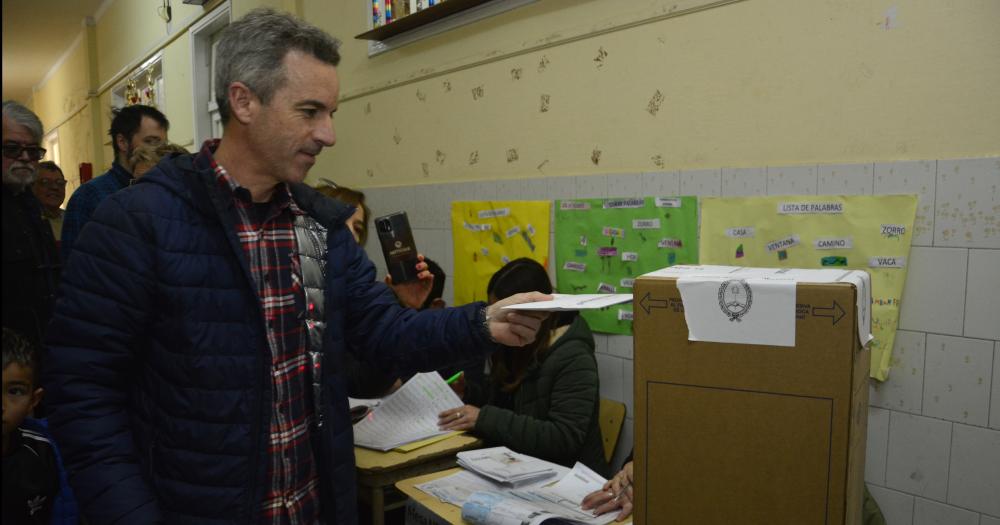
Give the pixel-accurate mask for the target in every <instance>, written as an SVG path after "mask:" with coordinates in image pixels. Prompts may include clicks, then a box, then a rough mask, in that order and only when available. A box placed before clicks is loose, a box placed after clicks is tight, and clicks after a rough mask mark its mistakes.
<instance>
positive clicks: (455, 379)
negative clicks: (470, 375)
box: [445, 370, 465, 385]
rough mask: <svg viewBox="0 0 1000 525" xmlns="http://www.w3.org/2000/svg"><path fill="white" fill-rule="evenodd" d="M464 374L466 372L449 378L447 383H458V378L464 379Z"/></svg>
mask: <svg viewBox="0 0 1000 525" xmlns="http://www.w3.org/2000/svg"><path fill="white" fill-rule="evenodd" d="M464 373H465V371H464V370H462V371H460V372H459V373H457V374H455V375H453V376H451V377H449V378H448V379H447V380H445V383H448V384H449V385H450V384H452V383H454V382H455V381H458V378H459V377H462V374H464Z"/></svg>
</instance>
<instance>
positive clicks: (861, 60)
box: [30, 0, 1000, 525]
mask: <svg viewBox="0 0 1000 525" xmlns="http://www.w3.org/2000/svg"><path fill="white" fill-rule="evenodd" d="M217 3H218V1H217V0H215V1H213V2H210V4H209V7H211V6H214V5H216V4H217ZM173 4H174V22H173V23H172V24H171V25H170V27H169V28H167V27H166V26H165V25H164V24H163V22H162V21H160V20H159V19H158V18H156V15H155V11H154V10H155V5H154V6H152V7H151V6H150V5H147V4H146V3H143V2H132V1H128V0H116V1H114V2H112V3H111V4H110V7H109V8H108V10H107V11H106V12H105V14H104V16H102V17H101V18H100V19H99V20H97V22H96V26H95V27H94V28H92V29H91V30H90V36H89V37H87V38H85V39H84V44H83V45H82V46H81V47H82V48H83V49H85V50H86V52H76V51H74V52H73V53H71V54H70V56H69V57H68V58H67V60H66V61H64V62H63V64H62V65H61V66H60V67H59V68H57V70H56V71H55V72H54V73H53V74H52V75H51V76H50V78H49V79H48V80H47V81H46V82H45V83H44V84H43V85H41V86H39V87H38V90H37V91H36V93H35V94H34V96H33V97H32V100H31V101H30V104H31V105H32V107H34V108H35V109H36V111H38V112H39V115H40V116H41V117H42V120H43V123H45V124H46V130H47V131H48V130H49V129H51V127H52V126H55V125H57V124H53V123H58V126H59V130H60V143H61V148H62V150H63V153H62V154H63V163H64V165H68V166H72V165H75V164H76V163H78V162H85V161H87V162H95V166H94V169H95V174H99V173H100V172H101V171H103V169H106V167H107V165H108V164H109V163H110V161H111V159H112V155H111V150H110V145H109V144H108V142H107V140H106V138H105V135H106V130H107V128H108V125H109V124H110V120H109V118H108V109H109V106H110V100H111V97H110V90H109V88H110V85H109V84H113V83H114V80H115V79H116V78H117V76H118V75H120V74H122V72H124V71H125V70H127V69H128V67H129V66H131V65H137V64H139V63H142V62H143V61H144V60H145V59H147V58H149V57H150V56H151V55H152V54H153V53H155V52H157V51H161V50H162V51H163V53H164V67H165V70H166V71H167V77H166V79H165V81H166V82H167V87H166V93H165V102H166V105H167V107H166V109H167V114H168V117H169V118H170V119H171V121H172V123H173V126H172V129H171V132H170V136H171V139H172V140H175V141H178V142H182V143H184V142H189V141H190V140H191V137H192V136H193V129H192V123H191V113H192V109H191V108H190V104H191V93H190V89H191V88H190V80H189V78H184V75H189V74H190V64H189V61H190V50H189V49H188V46H189V43H188V42H187V40H188V36H187V35H186V30H187V27H188V26H189V25H190V24H191V23H192V22H193V21H195V20H197V17H198V16H200V14H201V13H202V12H203V8H201V7H197V6H186V5H183V4H181V3H179V2H173ZM715 4H718V5H719V7H714V8H711V9H707V10H701V9H699V6H705V5H715ZM262 5H267V6H271V7H277V8H281V9H285V10H289V11H292V12H296V13H298V14H300V15H303V16H305V17H306V18H307V19H309V20H310V21H312V22H313V23H316V24H317V25H319V26H321V27H323V28H325V29H327V30H329V31H331V32H332V33H334V34H336V35H338V36H340V37H341V38H342V39H343V40H344V47H343V53H344V61H343V63H342V65H341V67H340V71H341V76H342V105H341V110H340V111H339V112H338V114H337V119H336V120H337V126H338V136H339V143H338V145H337V147H336V148H334V149H333V151H331V152H327V153H326V154H324V155H323V156H321V157H320V161H319V164H318V165H317V166H316V168H315V169H314V170H313V172H312V177H313V178H315V177H329V178H333V179H334V180H337V181H338V182H341V183H343V184H348V185H354V186H358V187H361V188H363V189H365V190H366V191H367V192H368V194H369V196H370V201H371V204H372V207H373V209H374V210H375V212H376V213H379V212H388V211H395V210H399V209H403V210H407V211H409V212H410V215H411V217H412V218H413V219H414V225H415V226H416V227H417V242H418V244H419V245H420V246H421V248H422V249H424V250H425V251H426V252H427V253H428V254H429V255H432V256H436V258H437V259H438V260H439V261H441V262H443V264H444V266H445V269H446V271H450V270H451V268H452V266H451V265H452V263H451V253H452V247H451V238H450V230H449V225H448V218H447V215H446V213H447V210H448V203H449V202H450V201H451V200H459V199H462V200H473V199H475V200H480V199H491V198H497V199H500V198H504V199H509V198H526V199H538V198H543V199H553V198H575V197H601V196H612V195H613V196H638V195H654V194H656V195H666V194H695V195H735V194H737V193H750V194H781V193H785V194H797V193H817V192H818V193H851V192H860V193H865V192H869V193H870V192H875V193H887V192H894V191H906V192H916V193H920V194H921V197H922V200H921V205H920V209H919V212H918V221H917V230H918V235H917V236H916V238H915V241H914V246H915V247H914V249H913V251H912V253H911V257H910V268H909V278H908V280H907V288H906V291H905V292H904V299H903V311H902V316H901V328H902V329H901V331H900V333H899V337H898V338H897V339H898V344H897V349H896V362H894V373H893V374H892V376H891V377H890V379H889V381H887V382H886V383H884V384H882V385H879V386H878V387H877V388H874V387H873V391H872V401H871V404H872V409H871V413H870V434H869V447H868V468H867V469H866V480H867V481H868V483H869V486H870V487H872V492H873V493H874V494H875V496H876V498H877V499H878V501H879V502H880V504H881V505H882V508H883V510H884V511H886V513H887V515H888V517H889V523H890V524H892V525H896V524H909V523H920V524H924V523H969V524H973V523H977V522H978V523H982V524H984V525H985V524H991V525H997V523H1000V508H997V504H998V503H997V501H998V500H997V499H996V498H995V496H994V495H995V494H996V493H1000V479H998V478H997V476H998V474H997V473H998V472H1000V469H992V470H991V469H990V467H992V466H995V465H998V464H1000V412H998V411H1000V387H998V386H997V385H1000V343H998V341H1000V334H998V332H997V327H998V326H1000V322H998V321H1000V317H997V314H996V312H997V311H1000V304H998V303H997V301H998V299H997V298H1000V290H998V289H997V287H998V286H1000V274H998V271H1000V270H998V269H1000V243H998V241H997V235H1000V230H998V225H997V222H996V220H997V219H996V217H997V216H998V215H1000V203H998V198H997V194H996V191H997V185H1000V183H998V181H1000V167H998V160H997V156H998V155H1000V98H998V97H995V96H993V94H992V92H991V89H992V88H993V87H994V86H997V85H1000V32H997V31H995V28H994V27H993V26H994V23H993V21H995V20H997V19H998V17H1000V2H995V1H992V0H955V1H949V2H921V1H917V0H900V1H888V0H843V1H839V2H784V1H781V0H742V1H738V0H734V1H730V2H727V1H721V2H713V1H711V0H675V1H672V2H666V1H663V0H647V1H643V2H627V3H626V2H615V1H612V0H588V1H586V2H579V1H573V0H545V1H544V2H541V1H539V2H536V3H534V4H531V5H528V6H526V7H522V8H519V9H517V10H515V11H512V12H509V13H506V14H502V15H498V16H496V17H493V18H491V19H488V20H484V21H481V22H479V23H477V24H473V25H470V26H467V27H465V28H461V29H457V30H454V31H451V32H449V33H446V34H444V35H440V36H437V37H433V38H430V39H427V40H424V41H421V42H417V43H415V44H412V45H410V46H407V47H405V48H402V49H399V50H396V51H392V52H389V53H386V54H383V55H380V56H377V57H373V58H368V57H367V46H366V44H365V43H363V42H360V41H355V40H354V39H353V38H352V36H353V35H354V34H357V33H360V32H361V31H363V30H364V29H365V24H366V20H367V18H368V13H367V7H366V6H365V2H363V1H360V0H359V1H355V0H336V1H332V2H328V1H325V0H232V9H233V14H234V16H235V17H238V16H240V15H242V14H244V13H246V12H247V11H249V10H250V9H253V8H254V7H257V6H262ZM689 11H690V12H689ZM84 77H87V81H86V82H83V87H84V88H86V90H87V91H86V95H87V96H88V97H90V98H89V99H88V101H87V102H86V103H83V102H81V97H82V96H83V92H82V91H81V89H82V88H81V82H82V79H83V78H84ZM480 88H481V90H480ZM81 104H82V105H81ZM543 109H544V110H543ZM74 112H75V113H74ZM978 157H990V158H989V159H987V160H977V159H976V158H978ZM938 159H940V160H938ZM70 161H71V162H73V164H72V165H71V164H70ZM70 171H75V166H74V168H73V169H72V170H70ZM67 175H68V176H69V175H70V173H67ZM987 233H988V235H987ZM371 248H372V247H370V249H371ZM371 255H372V259H373V260H374V261H376V262H379V261H381V254H380V253H378V252H377V249H375V251H373V252H371ZM451 296H452V292H451V284H450V283H449V285H448V287H447V289H446V297H448V298H450V297H451ZM596 339H597V345H598V362H599V366H600V368H601V380H602V395H604V396H605V397H609V398H612V399H618V400H622V401H624V402H626V403H627V405H628V408H629V420H628V422H627V424H626V427H625V433H624V435H623V437H622V439H621V441H620V446H619V450H618V453H617V458H618V459H619V460H620V459H621V458H622V457H623V454H624V452H625V451H626V449H627V448H630V446H631V442H632V437H631V425H632V423H633V421H634V419H633V417H632V410H631V399H632V396H631V392H632V387H633V385H632V374H631V370H632V364H631V363H632V361H631V357H632V347H631V341H630V339H629V338H627V337H621V336H604V335H598V336H597V338H596Z"/></svg>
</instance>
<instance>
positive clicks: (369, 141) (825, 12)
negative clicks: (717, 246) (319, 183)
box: [304, 0, 1000, 186]
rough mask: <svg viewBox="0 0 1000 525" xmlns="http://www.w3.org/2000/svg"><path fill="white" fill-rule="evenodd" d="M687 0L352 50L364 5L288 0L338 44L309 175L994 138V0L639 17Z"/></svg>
mask: <svg viewBox="0 0 1000 525" xmlns="http://www.w3.org/2000/svg"><path fill="white" fill-rule="evenodd" d="M705 3H707V2H700V3H699V2H692V1H682V2H677V1H673V0H671V1H669V2H668V1H665V0H663V1H646V2H628V3H625V2H616V1H613V0H591V1H588V2H569V1H558V0H551V1H545V2H536V3H534V4H530V5H528V6H525V7H522V8H519V9H517V10H514V11H511V12H508V13H505V14H501V15H498V16H496V17H493V18H490V19H488V20H485V21H482V22H479V23H476V24H474V25H471V26H467V27H465V28H462V29H459V30H455V31H453V32H449V33H445V34H444V35H440V36H436V37H432V38H429V39H427V40H423V41H420V42H417V43H415V44H412V45H410V46H407V47H404V48H402V49H400V50H397V51H391V52H388V53H385V54H382V55H379V56H376V57H372V58H367V56H366V51H367V48H366V45H365V44H364V43H362V42H360V41H357V40H355V39H353V38H352V37H353V35H355V34H357V33H360V32H361V31H362V29H363V27H364V26H363V24H364V21H365V12H364V7H365V6H364V3H363V2H353V1H349V0H343V1H340V2H324V1H318V0H305V1H304V13H305V15H306V16H307V18H309V19H310V20H312V21H313V22H315V23H317V24H319V25H320V26H321V27H324V28H325V29H327V30H329V31H330V32H332V33H333V34H335V35H338V36H340V37H341V38H342V39H343V40H344V42H345V44H344V57H345V58H344V62H343V64H342V66H341V68H340V70H341V76H342V87H341V89H342V91H343V96H342V99H343V101H342V105H341V109H340V111H339V112H338V113H337V125H338V126H339V146H338V147H337V148H336V149H335V150H334V153H332V154H328V155H325V156H323V157H321V158H320V160H319V163H318V164H317V166H316V168H315V169H314V170H313V174H314V176H327V177H333V178H335V179H336V180H338V181H339V182H342V183H344V184H348V185H362V186H388V185H400V184H414V183H428V184H430V183H437V182H442V181H457V180H482V179H501V178H526V177H538V176H563V175H578V174H587V173H606V172H619V171H620V172H634V171H646V170H662V169H668V170H669V169H699V168H713V167H718V166H733V167H741V166H745V167H754V166H763V165H769V164H770V165H773V164H781V165H795V164H815V163H817V162H872V161H887V160H906V159H928V158H960V157H980V156H988V155H995V154H997V153H998V152H1000V140H998V138H1000V97H996V96H995V95H994V94H993V91H994V89H993V88H994V87H995V86H997V85H1000V66H998V65H997V64H1000V31H996V30H995V21H996V20H997V19H1000V3H998V2H995V1H992V0H962V1H957V2H922V1H917V0H909V1H898V0H891V1H890V0H845V1H838V2H787V1H783V0H747V1H741V2H735V3H729V4H726V5H723V6H721V7H717V8H713V9H707V10H701V11H696V12H694V13H691V14H685V15H683V16H676V17H673V18H658V16H655V15H658V14H660V12H661V11H662V10H664V9H668V8H669V7H670V6H672V5H674V6H676V5H681V6H682V7H683V6H696V5H699V4H705ZM619 11H626V12H627V13H628V14H630V15H635V16H632V17H631V18H628V17H626V16H624V15H622V16H617V15H615V14H614V13H617V12H619ZM643 13H648V16H646V17H645V18H644V19H643V18H641V17H639V16H638V15H640V14H643ZM632 19H635V20H633V21H632V22H630V23H631V24H633V25H631V26H629V25H628V23H627V22H628V21H629V20H632ZM608 20H611V21H612V22H620V23H621V24H624V25H625V26H626V27H627V28H624V29H619V30H610V31H609V30H608V27H607V26H608V25H609V22H607V21H608ZM644 20H652V22H649V23H645V22H644ZM608 31H609V32H608ZM588 34H589V35H593V36H587V35H588ZM567 35H576V36H574V37H573V39H570V40H568V41H564V38H565V37H566V36H567Z"/></svg>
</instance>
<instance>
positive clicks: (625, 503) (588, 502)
mask: <svg viewBox="0 0 1000 525" xmlns="http://www.w3.org/2000/svg"><path fill="white" fill-rule="evenodd" d="M580 506H581V507H582V508H583V510H590V509H594V515H595V516H600V515H601V514H605V513H607V512H611V511H613V510H617V509H621V511H620V512H619V513H618V516H616V517H615V521H621V520H623V519H625V518H627V517H629V516H631V515H632V462H631V461H629V462H628V463H626V464H625V466H624V467H622V469H621V471H620V472H618V474H615V477H613V478H611V479H610V480H608V482H607V483H605V484H604V486H603V487H601V490H596V491H594V492H591V493H590V494H587V497H585V498H583V502H581V503H580Z"/></svg>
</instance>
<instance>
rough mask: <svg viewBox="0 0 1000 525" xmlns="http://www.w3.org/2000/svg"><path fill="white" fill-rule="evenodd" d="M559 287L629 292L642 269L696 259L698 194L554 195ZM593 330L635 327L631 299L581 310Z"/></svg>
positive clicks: (576, 290)
mask: <svg viewBox="0 0 1000 525" xmlns="http://www.w3.org/2000/svg"><path fill="white" fill-rule="evenodd" d="M555 216H556V250H555V252H556V282H557V284H558V290H559V292H561V293H572V294H590V293H631V292H632V282H633V280H634V279H635V278H636V277H637V276H639V275H642V274H644V273H648V272H651V271H653V270H658V269H660V268H665V267H667V266H673V265H675V264H692V263H696V262H698V237H697V235H698V200H697V198H696V197H639V198H628V199H576V200H560V201H556V213H555ZM583 316H584V318H585V319H586V320H587V322H588V323H589V324H590V328H591V329H592V330H594V331H595V332H605V333H611V334H631V333H632V305H631V304H622V305H617V306H613V307H611V308H608V309H606V310H596V311H595V310H591V311H585V312H584V313H583Z"/></svg>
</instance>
